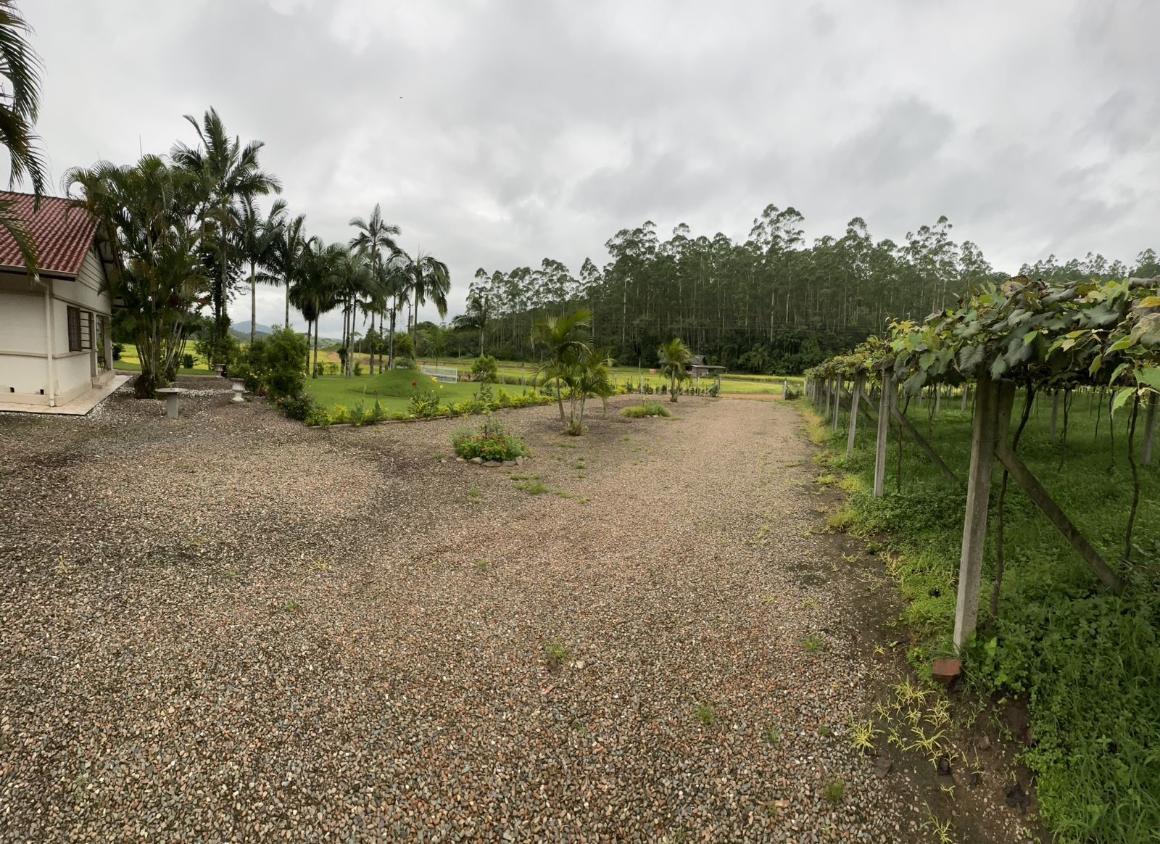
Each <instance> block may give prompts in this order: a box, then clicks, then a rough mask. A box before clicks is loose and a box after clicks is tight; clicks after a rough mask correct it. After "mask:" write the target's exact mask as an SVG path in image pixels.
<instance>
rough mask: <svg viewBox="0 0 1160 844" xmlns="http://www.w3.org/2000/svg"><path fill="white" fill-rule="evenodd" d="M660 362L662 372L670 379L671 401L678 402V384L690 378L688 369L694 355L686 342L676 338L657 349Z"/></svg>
mask: <svg viewBox="0 0 1160 844" xmlns="http://www.w3.org/2000/svg"><path fill="white" fill-rule="evenodd" d="M657 357H658V358H659V360H660V370H661V372H663V373H664V374H665V375H667V376H668V377H669V395H670V396H671V398H670V399H669V400H670V401H676V400H677V383H678V382H680V381H684V380H685V379H686V378H688V377H689V375H688V372H687V369H686V368H687V367H688V365H689V362H690V361H691V360H692V359H693V353H692V352H690V351H689V347H688V346H686V345H685V341H684V340H681V339H680V338H679V337H674V338H673V339H672V340H670V341H669V342H667V343H664V344H663V345H662V346H661V347H660V348H659V349H657Z"/></svg>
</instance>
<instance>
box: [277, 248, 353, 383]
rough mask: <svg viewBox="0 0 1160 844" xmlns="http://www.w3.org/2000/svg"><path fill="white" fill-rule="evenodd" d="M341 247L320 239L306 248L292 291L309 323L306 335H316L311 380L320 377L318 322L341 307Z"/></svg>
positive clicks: (295, 300) (291, 296)
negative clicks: (338, 272)
mask: <svg viewBox="0 0 1160 844" xmlns="http://www.w3.org/2000/svg"><path fill="white" fill-rule="evenodd" d="M343 251H344V250H343V247H342V246H341V245H340V244H336V243H332V244H330V245H329V246H328V245H326V244H324V243H323V242H322V241H321V240H319V239H318V238H316V237H312V238H310V239H309V240H308V241H306V243H305V244H304V250H303V255H302V262H301V268H300V271H299V272H298V273H297V274H296V275H295V277H294V283H293V285H292V286H291V288H290V300H291V302H292V303H293V305H294V307H296V308H298V310H300V311H301V312H302V316H303V318H304V319H305V320H306V323H307V328H306V333H307V336H308V337H309V335H310V333H311V328H313V333H314V343H313V345H314V362H313V363H312V365H311V367H310V377H311V378H315V377H317V373H318V321H319V319H320V318H321V317H322V315H323V314H325V313H328V312H330V311H332V310H334V308H336V307H337V306H338V284H337V282H336V275H335V267H336V266H337V264H338V260H339V258H340V257H341V255H342V253H343Z"/></svg>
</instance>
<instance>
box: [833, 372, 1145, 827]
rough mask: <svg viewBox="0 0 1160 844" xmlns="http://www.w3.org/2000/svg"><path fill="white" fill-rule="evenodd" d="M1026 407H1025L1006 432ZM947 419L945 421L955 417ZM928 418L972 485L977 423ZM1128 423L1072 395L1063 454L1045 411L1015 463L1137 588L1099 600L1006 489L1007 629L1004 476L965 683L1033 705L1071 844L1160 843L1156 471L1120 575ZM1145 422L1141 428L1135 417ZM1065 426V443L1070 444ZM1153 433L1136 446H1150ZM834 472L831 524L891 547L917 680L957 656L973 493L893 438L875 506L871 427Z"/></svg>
mask: <svg viewBox="0 0 1160 844" xmlns="http://www.w3.org/2000/svg"><path fill="white" fill-rule="evenodd" d="M1023 404H1024V397H1023V395H1020V396H1019V397H1018V398H1017V400H1016V404H1015V413H1014V417H1013V419H1012V423H1011V426H1012V430H1014V428H1015V427H1016V426H1017V424H1018V420H1019V416H1020V413H1021V412H1022V409H1023ZM948 405H949V407H948ZM943 407H944V410H943V413H942V414H941V415H940V416H939V417H937V418H931V417H930V416H929V410H930V408H929V405H928V406H926V407H917V406H915V403H913V402H912V405H911V408H910V413H909V416H910V417H911V419H912V421H913V422H914V425H915V427H916V428H917V429H918V431H919V432H920V433H921V434H922V435H923V436H924V437H926V438H927V439H928V440H929V442H930V443H931V445H932V446H933V447H934V448H935V450H936V451H937V452H938V453H939V454H940V455H941V456H942V457H943V458H944V459H945V460H946V462H947V463H948V464H949V465H950V466H951V467H952V468H953V469H954V470H955V471H956V472H957V473H958V475H959V478H960V479H964V478H966V476H967V464H968V462H969V459H970V434H971V417H970V411H967V412H962V411H960V410H959V409H958V401H957V400H953V401H950V402H945V403H944V405H943ZM1127 417H1128V412H1127V411H1126V410H1121V411H1120V412H1119V413H1117V415H1116V417H1115V423H1114V425H1110V424H1109V421H1108V413H1107V406H1106V399H1105V403H1104V406H1103V407H1102V408H1100V407H1099V406H1098V403H1097V402H1093V401H1092V400H1091V398H1090V396H1089V395H1077V396H1076V398H1075V401H1074V404H1073V406H1072V409H1071V413H1070V415H1069V419H1068V429H1067V436H1066V439H1064V440H1062V441H1057V440H1053V439H1052V437H1051V431H1050V424H1051V423H1050V419H1051V399H1050V397H1048V396H1044V397H1042V399H1041V401H1039V402H1037V404H1036V405H1035V406H1034V407H1033V410H1032V413H1031V416H1030V418H1029V421H1028V425H1027V429H1026V431H1025V432H1024V434H1023V437H1022V439H1021V441H1020V443H1019V447H1018V450H1019V453H1020V454H1021V455H1022V457H1023V459H1024V461H1025V462H1026V463H1027V465H1028V466H1029V467H1030V468H1031V470H1032V472H1034V473H1035V474H1036V476H1037V477H1038V478H1039V480H1040V481H1041V482H1042V483H1043V485H1044V486H1045V487H1046V488H1047V490H1048V491H1049V492H1050V493H1051V495H1052V496H1053V497H1054V498H1055V500H1056V501H1057V502H1058V503H1059V505H1060V506H1061V507H1062V508H1063V510H1064V512H1065V513H1067V515H1068V516H1069V517H1070V518H1071V519H1072V521H1073V522H1074V523H1075V524H1076V525H1077V527H1078V528H1079V529H1080V531H1082V532H1083V534H1084V535H1085V536H1086V537H1088V539H1089V540H1090V541H1091V543H1092V544H1093V545H1094V546H1095V547H1096V548H1097V549H1098V550H1099V552H1100V553H1101V554H1102V555H1103V557H1104V559H1105V560H1107V561H1108V563H1109V564H1111V565H1112V566H1113V567H1114V568H1116V569H1117V570H1118V571H1119V572H1120V573H1121V574H1122V575H1123V576H1124V577H1125V578H1126V580H1127V582H1128V587H1127V588H1126V589H1125V591H1124V594H1123V595H1121V596H1116V595H1113V594H1111V593H1110V592H1108V591H1107V590H1106V589H1104V588H1103V587H1101V585H1100V584H1099V582H1098V581H1097V580H1096V577H1095V576H1094V575H1093V574H1092V572H1091V571H1090V570H1089V569H1088V568H1087V566H1086V565H1085V564H1084V562H1083V561H1082V560H1081V558H1080V557H1079V555H1078V554H1077V553H1076V552H1075V551H1074V550H1073V549H1072V548H1071V546H1070V545H1069V544H1068V543H1067V542H1066V541H1065V540H1064V539H1063V537H1062V536H1060V534H1059V533H1058V532H1057V531H1056V530H1055V529H1054V528H1053V527H1052V525H1051V524H1050V523H1049V522H1048V521H1047V519H1046V517H1045V516H1044V515H1043V514H1042V513H1041V512H1039V510H1038V509H1037V508H1036V507H1035V506H1034V505H1033V504H1032V503H1031V501H1030V500H1029V499H1028V497H1027V496H1026V495H1025V494H1024V493H1023V492H1022V490H1021V489H1020V488H1019V487H1018V485H1017V484H1015V483H1011V485H1010V487H1009V489H1008V492H1007V500H1006V505H1005V507H1004V513H1005V522H1006V524H1005V542H1004V547H1005V548H1006V557H1007V563H1006V573H1005V575H1004V578H1003V590H1002V593H1001V600H1000V603H999V614H998V617H992V616H991V613H990V608H989V605H990V595H991V585H992V582H993V578H994V575H995V545H996V541H997V540H996V537H997V524H998V522H997V515H996V514H997V511H998V505H997V500H998V495H999V493H998V486H999V478H1000V476H1001V472H1000V471H998V470H996V472H995V488H994V490H993V492H992V496H993V497H992V513H991V523H990V525H989V536H988V542H987V546H988V547H987V559H986V564H985V565H986V568H985V570H984V581H983V582H984V587H983V595H982V600H981V602H980V612H979V634H978V639H977V641H976V643H975V645H974V646H972V647H971V648H970V650H969V652H968V654H967V657H968V658H967V664H966V674H967V677H968V680H969V682H970V683H971V684H972V685H974V686H975V687H976V688H977V689H979V690H980V691H982V692H984V693H985V694H988V695H994V696H995V697H1001V696H1011V695H1015V696H1018V697H1020V698H1023V699H1025V700H1026V701H1027V702H1028V706H1029V709H1030V716H1031V724H1032V729H1033V731H1034V736H1035V744H1034V746H1032V747H1029V748H1028V750H1027V752H1026V755H1025V761H1026V762H1027V763H1028V764H1029V765H1030V766H1031V767H1032V768H1033V769H1035V771H1036V772H1037V788H1038V795H1039V801H1040V807H1041V810H1042V812H1043V814H1044V816H1045V817H1046V818H1047V820H1048V822H1049V823H1050V825H1051V826H1052V828H1053V830H1054V831H1055V832H1057V833H1059V834H1060V835H1061V836H1062V837H1063V838H1064V839H1066V840H1089V839H1090V840H1093V841H1144V840H1148V836H1149V835H1151V834H1152V833H1154V831H1155V830H1157V829H1160V754H1157V752H1156V748H1158V747H1160V469H1158V468H1157V466H1155V465H1153V466H1151V467H1144V466H1141V467H1139V474H1140V478H1141V481H1142V489H1141V495H1140V510H1139V514H1138V516H1137V522H1136V530H1135V534H1134V537H1133V549H1132V561H1131V562H1130V563H1124V562H1123V561H1122V558H1123V554H1124V537H1123V534H1124V527H1125V524H1126V521H1127V513H1128V509H1129V505H1130V501H1131V494H1132V480H1131V478H1132V467H1131V465H1130V463H1129V460H1128V455H1127V430H1126V427H1127V424H1126V423H1127ZM1141 417H1143V413H1141ZM1062 425H1063V420H1062V412H1061V418H1060V431H1061V433H1062ZM1143 425H1144V423H1143V419H1142V418H1141V420H1140V430H1138V431H1137V433H1136V438H1137V440H1136V445H1137V449H1138V448H1139V442H1140V440H1141V439H1142V437H1143ZM825 428H826V429H827V433H826V434H825V436H826V438H827V439H829V440H830V449H831V455H832V456H831V458H830V459H829V461H828V462H829V464H830V466H831V467H832V468H834V469H836V470H844V471H846V472H849V473H850V474H851V476H850V477H848V478H846V479H845V481H844V482H843V485H844V486H846V487H847V488H848V489H851V490H852V493H853V494H852V495H851V497H850V500H849V509H848V510H847V511H846V513H845V514H840V515H839V516H838V517H836V518H835V519H834V521H833V524H834V525H835V526H839V525H842V524H852V526H853V529H854V530H856V531H864V532H866V533H867V534H870V535H872V536H883V535H885V536H887V537H890V540H889V541H890V544H891V545H892V548H891V550H892V551H893V552H894V553H895V554H897V556H896V557H895V556H893V555H888V556H887V558H886V559H887V562H888V564H889V565H890V567H891V569H892V571H894V572H895V573H896V574H897V576H898V577H899V580H900V586H901V590H902V592H903V595H904V596H905V597H906V598H907V600H908V606H907V610H906V614H905V617H906V620H907V621H908V622H909V625H910V627H911V629H912V631H914V633H915V635H916V637H917V640H916V641H917V644H916V647H915V649H914V651H912V657H913V661H914V663H915V664H916V666H918V667H919V668H920V670H921V669H923V668H924V667H926V666H929V660H930V658H931V657H933V656H937V655H942V654H947V653H949V652H950V650H951V644H950V634H951V630H952V627H953V623H954V614H955V595H956V584H957V579H958V565H959V546H960V542H961V539H962V525H963V512H964V507H965V497H966V488H965V481H961V482H960V483H958V484H952V483H950V482H949V481H948V480H946V479H945V478H943V477H942V476H941V475H940V474H939V473H938V472H936V471H933V470H932V468H931V465H930V460H929V458H928V457H927V456H926V455H925V454H923V453H922V452H921V451H920V450H919V449H918V448H917V447H916V446H915V445H914V444H912V443H910V442H906V443H905V444H904V445H903V448H902V461H901V469H902V471H901V484H899V474H898V471H897V470H898V450H897V449H898V446H897V443H896V441H895V438H894V436H893V435H892V436H891V442H890V449H889V453H888V460H887V467H888V471H887V485H886V486H887V495H886V496H885V497H884V498H879V499H876V498H873V497H872V496H870V495H869V494H868V493H867V490H868V489H870V487H871V485H872V478H873V473H874V452H873V446H874V426H873V425H870V424H868V423H867V422H866V421H865V420H862V422H861V423H860V425H859V429H858V440H859V442H858V444H857V448H856V449H855V452H854V455H853V457H852V458H851V459H850V460H849V461H846V460H845V459H844V456H843V455H844V453H845V444H846V432H845V419H844V417H843V424H842V426H841V430H840V431H839V432H838V433H836V434H830V433H829V431H828V428H829V426H828V425H827V426H825Z"/></svg>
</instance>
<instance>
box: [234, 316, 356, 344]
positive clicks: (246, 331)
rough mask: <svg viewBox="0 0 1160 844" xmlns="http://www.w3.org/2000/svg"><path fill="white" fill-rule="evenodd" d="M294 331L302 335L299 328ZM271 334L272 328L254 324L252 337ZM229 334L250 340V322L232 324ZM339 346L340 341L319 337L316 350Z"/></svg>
mask: <svg viewBox="0 0 1160 844" xmlns="http://www.w3.org/2000/svg"><path fill="white" fill-rule="evenodd" d="M296 330H297V331H298V333H299V334H301V333H302V329H301V328H299V329H296ZM273 333H274V326H271V325H262V323H260V322H258V323H254V336H255V337H268V336H269V335H271V334H273ZM230 334H232V335H234V337H236V338H237V339H238V340H245V341H247V342H248V341H249V339H250V321H249V320H246V321H245V322H235V323H233V324H232V325H230ZM341 345H342V341H341V340H335V339H333V338H331V337H319V338H318V348H320V349H329V348H337V347H338V346H341Z"/></svg>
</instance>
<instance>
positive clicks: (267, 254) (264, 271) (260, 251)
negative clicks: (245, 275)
mask: <svg viewBox="0 0 1160 844" xmlns="http://www.w3.org/2000/svg"><path fill="white" fill-rule="evenodd" d="M285 215H286V203H285V202H283V201H282V200H281V199H277V200H275V201H274V204H273V205H271V206H270V213H269V214H267V215H266V216H265V217H263V216H262V212H261V209H259V208H258V206H257V204H256V203H255V202H254V197H252V196H246V197H243V198H242V201H241V203H240V204H239V205H238V208H237V220H236V222H235V223H234V232H235V236H236V237H237V239H238V243H237V248H238V251H239V253H240V254H241V256H242V258H243V260H245V261H246V262H247V263H248V264H249V268H250V275H249V279H250V345H251V346H252V345H254V337H255V334H256V331H257V321H258V282H262V283H263V284H275V283H277V281H278V279H277V277H276V276H275V275H273V274H272V273H271V272H269V271H270V270H272V269H273V268H274V267H275V266H276V262H277V257H278V253H277V245H278V239H279V237H280V236H281V233H282V232H281V230H282V227H283V225H284V224H285Z"/></svg>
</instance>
